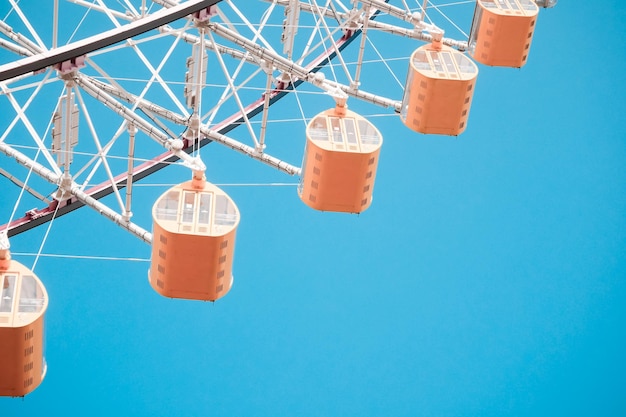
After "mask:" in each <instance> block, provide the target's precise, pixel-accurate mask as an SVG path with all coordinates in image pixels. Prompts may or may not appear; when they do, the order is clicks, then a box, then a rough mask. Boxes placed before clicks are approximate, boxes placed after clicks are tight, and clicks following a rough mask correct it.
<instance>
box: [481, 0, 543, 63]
mask: <svg viewBox="0 0 626 417" xmlns="http://www.w3.org/2000/svg"><path fill="white" fill-rule="evenodd" d="M538 13H539V8H538V7H537V4H536V3H535V2H534V1H532V0H478V1H477V2H476V9H475V11H474V20H473V22H472V29H471V31H470V37H469V53H470V55H471V56H472V57H473V58H474V59H475V60H476V61H478V62H480V63H482V64H485V65H490V66H495V67H514V68H519V67H521V66H523V65H524V64H526V61H527V60H528V53H529V51H530V44H531V42H532V38H533V32H534V30H535V23H536V22H537V15H538Z"/></svg>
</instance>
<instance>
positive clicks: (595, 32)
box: [0, 0, 626, 417]
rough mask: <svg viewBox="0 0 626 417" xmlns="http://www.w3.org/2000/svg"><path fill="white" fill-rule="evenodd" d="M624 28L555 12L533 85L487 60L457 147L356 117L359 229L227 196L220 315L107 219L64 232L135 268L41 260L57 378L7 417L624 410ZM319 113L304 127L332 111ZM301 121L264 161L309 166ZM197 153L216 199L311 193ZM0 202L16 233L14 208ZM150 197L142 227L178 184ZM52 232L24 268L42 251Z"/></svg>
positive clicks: (75, 223)
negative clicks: (359, 123) (219, 195)
mask: <svg viewBox="0 0 626 417" xmlns="http://www.w3.org/2000/svg"><path fill="white" fill-rule="evenodd" d="M22 3H23V2H22ZM253 3H254V4H253ZM432 3H435V4H441V3H443V2H441V1H438V2H434V1H433V2H432ZM250 4H251V5H250V7H251V8H256V7H257V6H256V2H250ZM239 6H240V7H241V8H243V9H245V7H248V6H247V5H243V4H242V2H239ZM583 6H586V7H588V10H583ZM2 7H3V10H5V9H6V7H7V6H6V5H4V6H2ZM463 13H464V14H463ZM471 13H472V7H471V6H470V7H462V8H460V11H459V16H460V17H459V21H458V22H457V23H460V24H461V25H462V26H463V27H464V28H465V30H468V29H469V24H470V21H471ZM2 15H4V11H3V12H2ZM433 18H435V15H433ZM625 21H626V8H624V5H623V4H622V2H620V1H617V0H607V1H603V2H584V3H582V4H581V2H575V1H571V0H570V1H568V0H561V1H560V2H559V4H558V5H557V7H555V8H554V9H548V10H542V11H541V13H540V16H539V20H538V24H537V30H536V31H535V36H534V40H533V44H532V48H531V54H530V58H529V61H528V64H527V65H526V66H525V67H523V68H522V69H521V70H517V69H506V68H489V67H485V66H482V65H480V75H479V79H478V84H477V87H476V93H475V95H474V101H473V105H472V110H471V114H470V120H469V123H468V129H467V131H466V132H465V133H463V134H462V135H460V136H459V137H458V138H455V137H440V136H433V137H429V136H424V135H420V134H417V133H413V132H411V131H410V130H408V129H407V128H405V127H404V126H403V124H402V123H401V122H400V120H399V118H398V117H397V116H395V115H393V114H391V115H390V112H389V111H387V110H382V109H378V108H374V107H372V106H366V105H361V104H360V103H357V102H356V101H355V100H351V101H349V105H350V108H351V109H355V110H357V111H359V110H362V112H363V113H365V114H369V115H371V118H370V120H371V121H372V122H373V123H375V124H376V126H377V127H378V128H379V130H380V131H381V132H382V134H383V135H384V144H383V148H382V151H381V159H380V164H379V167H378V176H377V179H376V186H375V192H374V201H373V203H372V206H371V207H370V208H369V209H368V210H367V211H365V212H364V213H362V214H361V215H347V214H335V213H320V212H316V211H314V210H312V209H310V208H308V207H307V206H305V205H304V204H303V203H302V202H301V201H300V200H299V199H298V197H297V194H296V188H295V187H294V186H280V187H279V186H273V187H270V186H267V187H258V186H257V187H251V186H248V187H246V186H228V185H225V186H223V189H224V190H225V191H226V192H228V193H229V195H231V197H232V198H233V199H234V200H235V201H236V203H237V205H238V207H239V209H240V211H241V216H242V217H241V224H240V227H239V229H238V235H237V249H236V254H235V265H234V276H235V283H234V287H233V289H232V291H231V292H230V293H229V294H228V295H227V296H226V297H224V298H223V299H220V300H218V302H216V303H214V304H212V303H203V302H195V301H184V300H171V299H167V298H164V297H161V296H160V295H158V294H157V293H156V292H154V291H153V290H152V289H151V287H150V285H149V284H148V281H147V270H148V266H149V264H148V262H146V260H147V259H148V258H149V251H150V248H149V246H148V245H146V244H144V243H142V242H140V241H139V240H138V239H136V238H134V237H132V236H130V235H129V234H127V233H126V232H124V231H123V230H122V229H120V228H119V227H117V226H115V225H113V224H112V223H110V222H108V221H107V220H106V219H104V218H103V217H101V216H99V215H98V214H97V213H95V212H93V211H91V210H88V209H86V208H85V209H80V210H78V211H76V212H74V213H72V214H70V215H67V216H64V217H62V218H59V219H57V220H55V221H54V222H53V224H52V227H51V229H50V232H49V235H48V237H47V240H46V241H45V246H44V247H43V253H44V254H68V255H84V256H111V257H122V258H131V257H132V258H137V259H139V261H129V260H124V261H111V260H91V259H76V258H69V259H67V258H53V257H41V258H39V260H38V262H37V265H36V268H35V272H36V273H37V274H38V275H39V277H40V278H41V279H42V280H43V282H44V284H45V286H46V288H47V290H48V293H49V296H50V305H49V309H48V312H47V315H46V320H47V321H46V326H47V331H46V333H47V335H46V337H47V340H46V342H47V343H46V356H47V362H48V374H47V377H46V379H45V380H44V382H43V383H42V385H41V386H40V387H39V388H38V389H37V390H36V391H34V392H33V393H31V394H29V395H28V396H26V397H25V398H23V399H22V398H17V399H10V398H0V417H13V416H34V415H47V416H56V415H64V416H113V415H132V416H216V417H217V416H302V417H304V416H359V417H366V416H377V417H382V416H394V417H395V416H397V417H400V416H425V417H430V416H432V417H447V416H450V417H452V416H455V417H459V416H528V417H530V416H532V417H537V416H551V417H555V416H569V417H571V416H606V417H618V416H624V415H626V395H624V392H625V387H626V380H625V376H624V375H626V359H625V356H624V352H625V351H626V334H625V333H626V323H625V321H626V320H625V319H626V307H625V306H626V303H625V302H624V301H625V300H626V134H624V130H623V126H622V124H623V121H624V112H625V111H626V105H625V104H624V97H625V96H626V83H625V82H624V77H623V70H624V65H625V64H626V56H625V52H624V47H623V44H622V38H623V35H624V28H623V22H625ZM357 45H358V44H357V43H355V44H353V45H352V46H353V47H354V48H356V46H357ZM407 45H408V47H406V46H407ZM419 45H420V44H419V43H416V42H409V41H404V42H400V41H398V43H397V44H396V43H393V44H392V43H389V44H384V45H383V44H380V45H378V47H379V48H380V49H381V51H382V52H384V53H386V54H388V55H386V56H404V57H406V56H408V55H409V54H410V53H411V52H412V50H413V49H415V48H416V47H417V46H419ZM405 47H406V49H402V48H405ZM120 65H121V64H120ZM399 65H400V68H403V67H404V66H406V61H403V62H401V63H400V64H399ZM405 74H406V72H402V71H399V76H400V77H401V80H403V79H404V76H405ZM377 77H378V76H377V74H376V73H373V74H368V75H366V78H365V79H364V87H365V86H366V85H372V84H375V83H376V82H379V80H378V78H377ZM381 82H382V81H381ZM368 83H369V84H368ZM379 87H380V88H387V87H386V86H385V85H382V86H379ZM389 88H396V90H397V91H396V92H395V93H393V94H396V98H400V97H401V91H400V90H399V89H398V88H397V86H396V87H389ZM309 102H310V107H307V113H306V116H307V117H311V116H313V115H315V114H316V113H317V112H319V111H321V110H323V109H325V108H328V107H330V106H332V101H331V100H330V99H329V98H327V97H324V96H319V97H318V98H317V99H309ZM293 103H294V101H287V100H286V101H285V102H279V103H278V104H276V106H275V111H276V112H277V113H275V114H274V116H273V117H274V119H279V118H280V117H281V116H282V115H284V117H291V116H289V115H290V114H291V113H293V112H294V108H293ZM375 114H386V115H387V116H385V117H375ZM0 117H2V116H0ZM46 117H47V116H46ZM303 126H304V124H303V123H302V122H300V123H295V124H290V123H284V124H278V123H275V124H273V125H272V127H271V132H270V137H269V138H268V151H270V152H273V153H276V154H278V155H279V156H282V157H285V159H287V160H289V161H290V162H291V163H293V164H296V165H299V161H300V158H301V151H302V148H303V144H304V133H303ZM244 133H245V132H240V133H239V132H237V131H235V132H233V136H235V137H241V138H243V137H244ZM242 140H243V139H242ZM11 143H16V140H13V141H12V142H11ZM298 152H299V153H298ZM202 156H203V159H204V160H205V162H206V164H207V167H208V170H207V176H208V179H209V180H210V181H212V182H214V183H216V184H242V183H270V182H284V183H291V184H295V183H296V182H297V178H292V177H289V176H287V175H284V174H281V173H277V172H274V171H273V170H272V169H271V168H268V167H265V166H262V165H260V164H258V163H256V162H255V161H253V160H251V159H250V158H248V157H245V156H241V155H239V154H235V153H233V152H231V151H228V150H226V149H223V148H222V147H220V146H218V145H210V146H208V147H207V148H205V149H204V150H203V153H202ZM5 164H7V166H9V165H8V162H7V159H6V158H5V157H2V158H0V166H5ZM188 178H189V172H188V171H186V170H185V169H183V168H181V167H170V168H169V169H166V170H163V171H161V172H160V173H158V174H156V175H154V176H152V177H150V178H148V179H147V180H146V181H144V183H145V184H158V183H175V182H181V181H183V180H186V179H188ZM0 190H1V191H0V219H1V220H2V223H4V222H6V221H7V220H8V218H9V216H10V214H11V210H12V209H13V206H14V203H15V200H16V198H17V193H18V192H19V190H16V189H14V187H10V184H9V182H8V181H6V180H4V179H2V178H0ZM138 190H139V191H138V192H137V197H136V198H135V202H134V203H135V207H134V209H133V211H134V213H135V221H136V222H137V223H139V224H140V225H142V226H143V227H146V228H150V227H151V226H150V214H149V213H150V208H151V206H152V203H153V201H154V199H155V198H156V197H157V196H158V195H159V194H161V193H162V192H163V191H164V190H165V188H163V187H143V188H139V187H138ZM29 208H31V207H22V208H21V209H20V210H21V211H25V210H27V209H29ZM46 228H47V226H42V227H39V228H37V229H34V230H32V231H30V232H28V233H25V234H22V235H19V236H16V237H14V238H13V239H12V240H11V244H12V249H13V251H14V252H16V253H32V252H36V251H37V250H38V249H39V246H40V244H41V242H42V239H43V235H44V234H45V232H46ZM15 258H16V259H17V260H19V261H20V262H22V263H24V264H26V265H29V266H30V265H32V263H33V261H34V257H33V256H26V255H22V256H20V255H16V256H15Z"/></svg>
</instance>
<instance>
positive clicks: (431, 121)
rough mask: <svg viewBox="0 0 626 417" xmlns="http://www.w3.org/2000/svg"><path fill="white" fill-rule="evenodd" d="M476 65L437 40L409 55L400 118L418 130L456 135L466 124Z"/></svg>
mask: <svg viewBox="0 0 626 417" xmlns="http://www.w3.org/2000/svg"><path fill="white" fill-rule="evenodd" d="M477 76H478V67H477V66H476V64H474V62H472V60H471V59H469V58H468V57H466V56H465V55H463V54H462V53H461V52H458V51H456V50H454V49H452V48H450V47H448V46H445V45H441V42H440V41H436V42H433V43H432V44H429V45H423V46H421V47H419V48H418V49H417V50H416V51H415V52H413V54H412V55H411V59H410V61H409V71H408V75H407V81H406V86H405V89H404V97H403V99H402V110H401V112H400V117H401V119H402V121H403V122H404V124H405V125H406V126H407V127H408V128H410V129H412V130H414V131H416V132H419V133H426V134H439V135H458V134H460V133H462V132H463V131H464V130H465V128H466V125H467V118H468V117H469V110H470V106H471V104H472V96H473V94H474V86H475V85H476V78H477Z"/></svg>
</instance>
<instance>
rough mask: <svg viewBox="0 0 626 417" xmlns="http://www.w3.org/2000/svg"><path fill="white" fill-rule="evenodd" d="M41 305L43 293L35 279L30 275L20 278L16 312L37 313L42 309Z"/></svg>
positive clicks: (42, 303)
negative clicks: (18, 300)
mask: <svg viewBox="0 0 626 417" xmlns="http://www.w3.org/2000/svg"><path fill="white" fill-rule="evenodd" d="M43 305H44V298H43V291H41V287H40V285H39V284H38V283H37V280H36V279H35V277H33V276H31V275H24V276H22V284H21V289H20V302H19V307H18V312H20V313H38V312H40V311H41V309H42V308H43Z"/></svg>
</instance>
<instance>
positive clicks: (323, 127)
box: [309, 116, 328, 141]
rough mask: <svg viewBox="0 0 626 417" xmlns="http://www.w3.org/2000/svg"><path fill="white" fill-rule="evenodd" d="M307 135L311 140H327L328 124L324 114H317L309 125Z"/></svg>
mask: <svg viewBox="0 0 626 417" xmlns="http://www.w3.org/2000/svg"><path fill="white" fill-rule="evenodd" d="M309 136H310V137H311V139H313V140H323V141H327V140H328V126H327V124H326V117H325V116H317V117H316V118H315V119H313V122H311V125H310V126H309Z"/></svg>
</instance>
